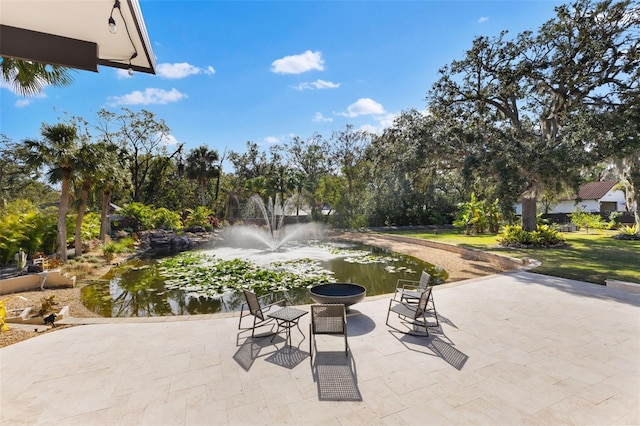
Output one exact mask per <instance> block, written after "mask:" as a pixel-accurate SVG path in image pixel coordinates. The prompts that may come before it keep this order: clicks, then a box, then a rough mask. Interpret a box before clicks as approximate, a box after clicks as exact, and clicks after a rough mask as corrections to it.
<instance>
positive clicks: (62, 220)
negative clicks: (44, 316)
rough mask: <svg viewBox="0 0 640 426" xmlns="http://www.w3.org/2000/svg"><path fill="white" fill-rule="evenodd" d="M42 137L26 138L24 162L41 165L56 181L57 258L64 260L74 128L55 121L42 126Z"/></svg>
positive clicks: (74, 158)
mask: <svg viewBox="0 0 640 426" xmlns="http://www.w3.org/2000/svg"><path fill="white" fill-rule="evenodd" d="M41 133H42V137H43V140H41V141H39V140H35V139H27V140H25V141H24V143H25V148H26V150H27V151H26V158H25V160H26V162H27V164H30V165H32V166H35V167H42V166H45V167H47V168H48V170H47V178H48V180H49V182H51V183H54V184H55V183H60V184H61V192H60V205H59V207H58V239H57V241H58V257H59V259H60V261H61V262H66V261H67V221H66V219H67V208H68V206H69V192H70V188H71V178H72V177H73V172H74V170H75V169H76V166H77V159H78V128H77V127H76V126H75V125H72V124H64V123H58V124H54V125H50V124H43V125H42V131H41Z"/></svg>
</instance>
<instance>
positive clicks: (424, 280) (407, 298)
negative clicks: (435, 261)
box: [396, 271, 431, 303]
mask: <svg viewBox="0 0 640 426" xmlns="http://www.w3.org/2000/svg"><path fill="white" fill-rule="evenodd" d="M430 279H431V275H429V274H428V273H426V272H425V271H422V274H421V275H420V280H419V281H414V280H403V279H399V280H398V282H397V284H396V295H397V296H400V297H399V299H398V300H400V301H402V302H408V303H417V302H418V299H420V295H422V292H424V291H425V290H426V289H427V287H428V286H429V280H430Z"/></svg>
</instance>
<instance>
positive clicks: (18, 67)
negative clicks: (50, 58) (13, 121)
mask: <svg viewBox="0 0 640 426" xmlns="http://www.w3.org/2000/svg"><path fill="white" fill-rule="evenodd" d="M0 59H1V61H0V71H1V72H2V78H3V79H4V80H5V81H6V82H7V83H9V85H10V86H11V89H12V90H13V91H14V92H15V93H17V94H18V95H20V96H34V95H37V94H39V93H41V92H42V91H43V90H44V88H45V87H47V86H48V85H51V86H56V87H62V86H68V85H69V84H71V82H72V81H73V78H72V77H71V73H70V70H69V69H68V68H65V67H62V66H59V65H47V64H42V63H39V62H30V61H24V60H21V59H15V58H0Z"/></svg>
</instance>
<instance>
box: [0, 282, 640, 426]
mask: <svg viewBox="0 0 640 426" xmlns="http://www.w3.org/2000/svg"><path fill="white" fill-rule="evenodd" d="M434 296H435V302H436V307H437V309H438V314H439V316H440V322H441V328H440V329H432V330H430V334H431V336H430V337H429V338H420V337H409V336H405V335H402V334H399V333H396V332H392V331H391V330H390V329H389V328H388V327H387V326H385V316H386V313H387V307H388V300H389V296H376V297H373V298H367V299H365V300H364V301H363V302H360V303H358V304H356V305H354V306H353V307H352V310H353V311H354V312H353V314H351V315H349V317H348V329H349V346H350V351H351V355H350V357H349V358H348V359H346V360H345V357H344V352H341V350H342V351H343V350H344V342H343V341H340V337H334V336H318V342H319V349H320V351H321V352H319V355H318V358H317V360H315V361H316V362H315V368H313V369H312V368H311V366H310V363H309V357H308V350H309V346H308V345H309V335H308V328H307V324H308V315H307V316H305V317H303V319H302V320H301V328H302V330H303V331H304V334H305V336H306V338H305V340H303V341H302V342H301V340H302V336H301V335H300V333H299V331H298V330H297V329H296V328H294V329H293V331H292V339H293V344H294V346H296V345H298V344H299V347H298V348H294V349H293V350H292V351H289V352H285V351H282V350H281V348H282V347H283V342H284V339H283V337H282V336H278V337H277V338H276V339H274V341H273V343H271V342H270V338H262V339H260V338H256V339H251V338H250V334H251V333H250V332H248V333H247V332H244V333H240V334H239V333H238V330H237V321H238V318H237V316H238V313H235V315H228V314H226V315H208V316H192V317H168V318H143V319H134V318H130V319H106V318H105V319H95V320H93V319H92V320H91V322H92V323H93V324H91V325H84V326H81V327H72V328H69V329H65V330H60V331H56V332H54V333H48V334H45V335H42V336H39V337H37V338H34V339H30V340H27V341H24V342H21V343H18V344H15V345H12V346H8V347H6V348H3V349H0V366H1V370H2V383H1V385H0V386H1V387H0V390H1V392H0V393H1V395H0V404H1V414H0V423H2V424H18V423H27V424H44V423H55V424H64V425H67V424H82V425H87V424H110V425H111V424H151V425H159V424H232V425H235V424H285V423H288V424H369V425H370V424H393V425H401V424H416V423H418V422H420V423H423V422H425V421H426V420H428V423H429V424H523V423H533V424H580V425H582V424H640V363H639V359H638V354H639V353H640V309H639V307H640V294H632V293H625V292H622V291H619V290H612V289H610V288H607V287H604V286H597V285H594V284H587V283H583V282H578V281H571V280H563V279H559V278H554V277H548V276H543V275H538V274H533V273H528V272H511V273H504V274H499V275H491V276H488V277H485V278H482V279H475V280H468V281H461V282H456V283H452V284H447V285H444V286H439V287H436V288H435V290H434ZM304 308H305V309H308V307H304ZM72 320H73V321H76V322H77V323H87V322H88V321H83V320H81V319H71V320H68V321H72ZM247 337H248V338H247ZM341 344H342V348H341V346H340V345H341ZM327 351H328V352H327Z"/></svg>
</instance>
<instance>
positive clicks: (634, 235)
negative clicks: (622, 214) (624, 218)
mask: <svg viewBox="0 0 640 426" xmlns="http://www.w3.org/2000/svg"><path fill="white" fill-rule="evenodd" d="M613 238H616V239H618V240H640V227H638V225H633V226H627V225H623V226H621V227H620V228H618V234H617V235H614V237H613Z"/></svg>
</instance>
